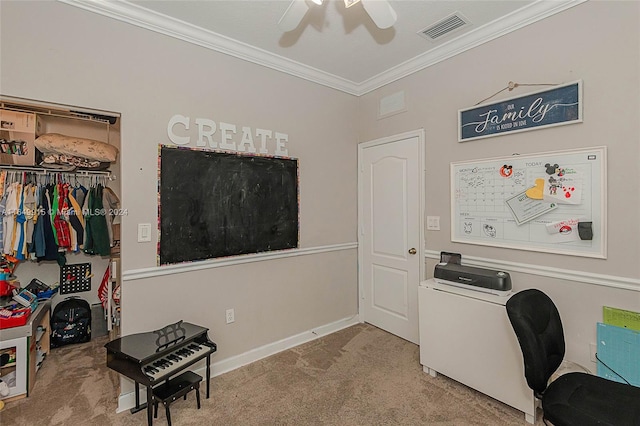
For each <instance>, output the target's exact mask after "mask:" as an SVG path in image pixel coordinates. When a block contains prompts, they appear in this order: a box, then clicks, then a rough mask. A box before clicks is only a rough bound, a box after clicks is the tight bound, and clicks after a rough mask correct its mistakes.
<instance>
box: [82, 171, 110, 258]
mask: <svg viewBox="0 0 640 426" xmlns="http://www.w3.org/2000/svg"><path fill="white" fill-rule="evenodd" d="M103 191H104V188H103V186H102V185H101V184H98V185H96V186H95V187H92V188H91V189H89V196H88V198H89V199H88V209H87V215H86V217H85V224H86V229H85V231H86V232H85V233H86V241H85V245H84V252H85V253H87V254H97V255H100V256H108V255H109V254H111V246H110V244H109V230H108V228H107V218H106V214H105V213H106V212H105V209H104V205H103V204H102V196H103Z"/></svg>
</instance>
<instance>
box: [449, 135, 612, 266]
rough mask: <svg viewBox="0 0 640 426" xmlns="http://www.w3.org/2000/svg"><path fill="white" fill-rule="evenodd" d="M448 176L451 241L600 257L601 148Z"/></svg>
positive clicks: (508, 160)
mask: <svg viewBox="0 0 640 426" xmlns="http://www.w3.org/2000/svg"><path fill="white" fill-rule="evenodd" d="M450 170H451V181H450V183H451V241H453V242H459V243H467V244H479V245H486V246H495V247H508V248H514V249H518V250H530V251H539V252H546V253H557V254H563V255H572V256H585V257H594V258H602V259H606V223H607V221H606V147H595V148H585V149H576V150H567V151H554V152H543V153H537V154H527V155H513V156H506V157H498V158H491V159H483V160H473V161H461V162H453V163H451V168H450Z"/></svg>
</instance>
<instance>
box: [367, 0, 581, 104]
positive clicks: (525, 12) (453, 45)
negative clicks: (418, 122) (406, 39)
mask: <svg viewBox="0 0 640 426" xmlns="http://www.w3.org/2000/svg"><path fill="white" fill-rule="evenodd" d="M586 1H587V0H557V1H551V0H538V1H536V2H534V3H531V4H529V5H528V6H525V7H523V8H521V9H518V10H516V11H514V12H512V13H510V14H508V15H505V16H503V17H501V18H500V19H497V20H495V21H492V22H489V23H487V24H485V25H483V26H481V27H478V28H476V29H473V30H471V31H470V32H468V33H465V34H463V35H461V36H459V37H456V38H454V39H452V40H450V41H448V42H446V43H444V44H441V45H440V46H438V47H436V48H435V49H432V50H430V51H428V52H425V53H424V54H422V55H419V56H416V57H415V58H412V59H409V60H408V61H405V62H404V63H402V64H399V65H397V66H395V67H392V68H390V69H388V70H386V71H385V72H383V73H380V74H378V75H376V76H374V77H372V78H370V79H368V80H366V81H364V82H362V83H360V84H358V85H357V90H356V92H357V93H358V94H359V95H364V94H365V93H368V92H371V91H373V90H375V89H377V88H379V87H382V86H384V85H386V84H389V83H392V82H394V81H396V80H399V79H401V78H403V77H406V76H408V75H411V74H413V73H416V72H418V71H420V70H423V69H425V68H427V67H430V66H432V65H435V64H437V63H439V62H442V61H444V60H446V59H449V58H451V57H453V56H456V55H458V54H460V53H463V52H465V51H467V50H469V49H473V48H474V47H477V46H480V45H481V44H484V43H487V42H489V41H491V40H494V39H496V38H498V37H501V36H503V35H505V34H509V33H510V32H513V31H516V30H518V29H520V28H523V27H526V26H527V25H530V24H533V23H534V22H537V21H540V20H543V19H545V18H548V17H550V16H552V15H555V14H556V13H560V12H562V11H564V10H567V9H569V8H571V7H574V6H577V5H579V4H581V3H584V2H586Z"/></svg>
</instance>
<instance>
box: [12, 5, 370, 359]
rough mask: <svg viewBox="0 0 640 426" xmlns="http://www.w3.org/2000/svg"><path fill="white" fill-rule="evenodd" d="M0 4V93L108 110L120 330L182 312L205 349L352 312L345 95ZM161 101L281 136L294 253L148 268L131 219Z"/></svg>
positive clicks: (141, 196) (184, 48) (88, 17)
mask: <svg viewBox="0 0 640 426" xmlns="http://www.w3.org/2000/svg"><path fill="white" fill-rule="evenodd" d="M0 7H1V8H2V9H1V13H2V17H1V19H2V22H1V23H2V29H1V31H2V33H1V36H2V41H1V43H2V44H1V46H0V47H1V50H2V68H1V76H0V87H1V89H2V94H4V95H9V96H17V97H23V98H31V99H38V100H43V101H50V102H56V103H61V104H68V105H79V106H83V107H86V108H94V109H101V110H108V111H115V112H120V113H121V114H122V125H121V145H122V146H121V157H120V158H121V175H122V176H121V177H120V176H118V178H121V180H120V184H121V187H122V188H121V189H122V196H121V203H122V207H123V208H126V209H127V210H128V215H127V216H125V217H123V218H122V221H123V224H122V226H123V228H122V269H123V277H124V282H123V287H122V298H123V301H122V311H123V314H122V315H123V316H122V320H123V326H122V332H123V334H130V333H135V332H141V331H148V330H151V329H155V328H159V327H161V326H164V325H166V324H168V323H170V322H173V321H177V320H179V319H185V320H188V321H191V322H194V323H198V324H201V325H203V326H205V327H208V328H210V330H211V332H210V336H211V337H212V338H213V340H215V341H216V343H218V345H219V351H218V353H217V355H216V359H215V360H214V361H219V360H223V359H225V358H228V357H232V356H234V355H239V354H242V353H245V352H247V351H249V350H251V349H254V348H257V347H260V346H262V345H265V344H269V343H273V342H276V341H279V340H281V339H284V338H288V337H290V336H293V335H296V334H299V333H302V332H305V331H308V330H311V329H313V328H314V327H319V326H324V325H326V324H329V323H333V322H336V321H339V320H342V319H345V318H350V317H353V316H354V315H356V314H357V309H358V308H357V273H356V268H357V262H356V257H357V256H356V249H355V242H356V222H357V214H356V205H357V195H356V194H357V192H356V189H357V183H356V155H357V148H356V146H357V137H356V128H355V126H354V125H353V110H354V108H355V106H356V103H357V98H355V97H354V96H352V95H348V94H344V93H342V92H338V91H336V90H333V89H328V88H326V87H323V86H320V85H317V84H314V83H310V82H308V81H305V80H301V79H298V78H291V77H290V76H287V75H286V74H283V73H280V72H276V71H273V70H269V69H266V68H263V67H260V66H257V65H254V64H251V63H248V62H245V61H241V60H238V59H235V58H232V57H230V56H226V55H222V54H218V53H215V52H213V51H211V50H207V49H204V48H201V47H198V46H194V45H191V44H188V43H185V42H182V41H178V40H176V39H173V38H170V37H166V36H163V35H159V34H156V33H153V32H149V31H146V30H144V29H141V28H137V27H134V26H131V25H128V24H125V23H122V22H119V21H116V20H112V19H109V18H106V17H102V16H98V15H96V14H93V13H90V12H86V11H83V10H81V9H78V8H75V7H71V6H68V5H65V4H61V3H57V2H2V3H1V4H0ZM174 114H182V115H185V116H189V117H191V118H192V120H193V119H195V118H196V117H203V118H209V119H212V120H214V121H216V122H220V121H224V122H226V123H232V124H236V125H238V126H250V127H252V128H253V129H255V128H263V129H271V130H274V131H279V132H283V133H287V134H288V135H289V142H288V144H287V147H288V150H289V155H290V156H292V157H296V158H299V167H300V169H299V170H300V247H301V248H302V249H307V250H310V252H309V253H308V254H305V255H303V256H297V257H292V258H283V259H275V260H265V261H261V262H257V263H251V264H243V265H237V266H224V267H216V268H212V269H206V270H199V271H191V272H190V271H180V272H178V273H172V274H170V275H163V274H162V271H163V269H162V268H160V272H158V269H157V268H156V255H157V253H156V245H155V243H138V242H137V238H136V236H137V224H138V223H151V224H157V211H158V207H157V177H158V176H157V173H158V172H157V164H158V144H160V143H169V140H168V137H167V123H168V121H169V118H170V117H171V116H173V115H174ZM237 140H239V139H237ZM194 143H195V142H192V144H194ZM270 152H273V148H271V150H270ZM156 236H157V235H156V231H155V230H154V233H153V235H152V241H154V242H155V241H156ZM344 245H347V246H348V247H347V248H346V249H345V248H342V247H343V246H344ZM318 247H320V248H324V249H327V250H328V251H323V250H324V249H323V250H320V251H318V250H315V249H316V248H318ZM336 247H337V248H336ZM149 270H151V271H152V272H153V273H155V274H156V275H153V274H152V276H148V275H141V274H140V273H139V272H140V271H145V272H149ZM165 270H166V269H165ZM158 273H160V275H158ZM228 308H234V309H235V318H236V321H235V323H233V324H231V325H226V324H225V322H224V319H225V309H228Z"/></svg>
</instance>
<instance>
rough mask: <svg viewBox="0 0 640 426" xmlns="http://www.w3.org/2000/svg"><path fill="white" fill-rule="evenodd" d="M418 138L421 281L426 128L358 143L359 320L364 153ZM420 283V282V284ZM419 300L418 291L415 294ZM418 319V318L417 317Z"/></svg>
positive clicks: (422, 270) (422, 269)
mask: <svg viewBox="0 0 640 426" xmlns="http://www.w3.org/2000/svg"><path fill="white" fill-rule="evenodd" d="M414 137H417V138H418V153H419V155H418V170H419V177H418V180H419V182H418V192H419V194H418V197H419V200H418V205H419V210H420V211H419V213H418V214H419V220H418V223H419V228H420V229H419V230H418V232H419V235H420V244H419V245H418V256H419V258H420V270H419V272H418V275H419V276H420V281H422V280H424V279H425V271H426V265H425V245H426V241H425V220H426V218H425V199H426V197H425V193H424V190H425V172H426V171H425V161H426V160H425V146H424V145H425V132H424V129H418V130H412V131H408V132H405V133H400V134H397V135H392V136H387V137H384V138H380V139H374V140H371V141H368V142H361V143H359V144H358V173H357V175H358V320H359V321H360V322H361V323H364V322H365V321H364V320H365V319H364V309H363V306H362V301H363V298H364V288H363V285H364V283H363V278H362V268H363V266H364V263H363V256H364V255H363V253H362V244H361V241H362V235H364V226H363V224H362V218H363V212H362V209H363V200H362V192H363V191H362V185H363V182H362V172H363V166H364V165H363V164H362V154H363V151H364V150H365V149H366V148H370V147H372V146H377V145H384V144H388V143H393V142H398V141H400V140H403V139H408V138H414ZM419 284H420V283H419V282H418V285H419ZM415 297H416V301H417V297H418V295H417V293H416V295H415ZM416 320H417V318H416Z"/></svg>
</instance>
